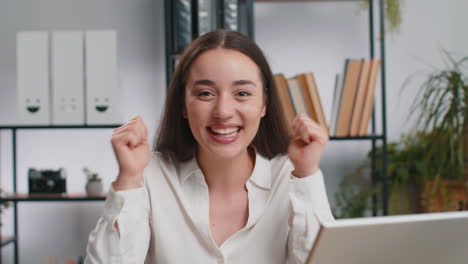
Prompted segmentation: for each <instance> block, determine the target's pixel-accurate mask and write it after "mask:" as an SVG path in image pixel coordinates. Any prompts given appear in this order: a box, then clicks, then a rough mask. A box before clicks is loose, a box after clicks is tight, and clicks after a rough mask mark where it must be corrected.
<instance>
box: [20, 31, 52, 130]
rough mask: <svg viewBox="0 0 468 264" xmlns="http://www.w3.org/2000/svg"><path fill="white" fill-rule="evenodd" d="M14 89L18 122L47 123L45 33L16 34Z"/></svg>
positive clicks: (48, 110) (47, 89) (48, 119)
mask: <svg viewBox="0 0 468 264" xmlns="http://www.w3.org/2000/svg"><path fill="white" fill-rule="evenodd" d="M16 44H17V46H16V48H17V49H16V58H17V91H18V113H19V118H20V122H21V123H22V124H26V125H49V124H50V107H49V101H50V99H49V97H50V92H49V87H50V78H49V34H48V32H43V31H36V32H18V33H17V43H16Z"/></svg>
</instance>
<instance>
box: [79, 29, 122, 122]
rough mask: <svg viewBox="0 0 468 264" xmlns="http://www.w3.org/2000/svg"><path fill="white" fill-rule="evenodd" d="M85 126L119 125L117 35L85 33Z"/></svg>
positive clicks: (99, 32)
mask: <svg viewBox="0 0 468 264" xmlns="http://www.w3.org/2000/svg"><path fill="white" fill-rule="evenodd" d="M85 54H86V67H85V68H86V124H88V125H104V124H118V123H121V118H120V109H119V96H118V90H119V89H118V69H117V33H116V32H115V31H86V33H85Z"/></svg>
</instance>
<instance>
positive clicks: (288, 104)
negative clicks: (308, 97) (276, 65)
mask: <svg viewBox="0 0 468 264" xmlns="http://www.w3.org/2000/svg"><path fill="white" fill-rule="evenodd" d="M273 78H274V80H275V85H276V89H277V90H278V96H279V98H280V103H281V109H282V110H283V111H282V112H283V113H284V117H285V120H286V122H287V123H288V125H290V124H291V123H292V121H293V119H294V117H295V116H296V113H295V110H294V105H293V102H292V99H291V95H290V93H289V88H288V81H287V80H286V78H285V77H284V75H283V74H275V75H274V76H273Z"/></svg>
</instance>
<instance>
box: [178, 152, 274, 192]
mask: <svg viewBox="0 0 468 264" xmlns="http://www.w3.org/2000/svg"><path fill="white" fill-rule="evenodd" d="M270 170H271V167H270V160H268V159H267V158H265V157H263V156H262V155H260V154H259V153H258V152H255V165H254V169H253V171H252V175H250V178H249V181H251V182H252V183H254V184H255V185H256V186H258V187H260V188H263V189H267V190H270V188H271V171H270ZM198 172H199V173H200V174H201V173H202V171H201V169H200V167H199V166H198V163H197V159H196V157H195V156H194V157H193V158H192V159H191V160H189V161H186V162H183V163H181V164H180V171H179V179H180V183H181V184H184V183H185V182H186V181H187V179H188V178H190V177H191V176H192V175H195V174H196V173H198Z"/></svg>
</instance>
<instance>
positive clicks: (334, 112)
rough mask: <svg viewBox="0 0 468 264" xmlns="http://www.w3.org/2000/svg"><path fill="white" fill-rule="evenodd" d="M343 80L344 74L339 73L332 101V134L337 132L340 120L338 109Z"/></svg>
mask: <svg viewBox="0 0 468 264" xmlns="http://www.w3.org/2000/svg"><path fill="white" fill-rule="evenodd" d="M345 71H346V70H345ZM343 81H344V75H343V74H337V75H336V78H335V89H334V91H333V103H332V110H331V115H330V122H329V124H330V135H332V136H334V135H335V134H336V122H337V120H338V111H339V107H340V101H341V96H342V93H343Z"/></svg>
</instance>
